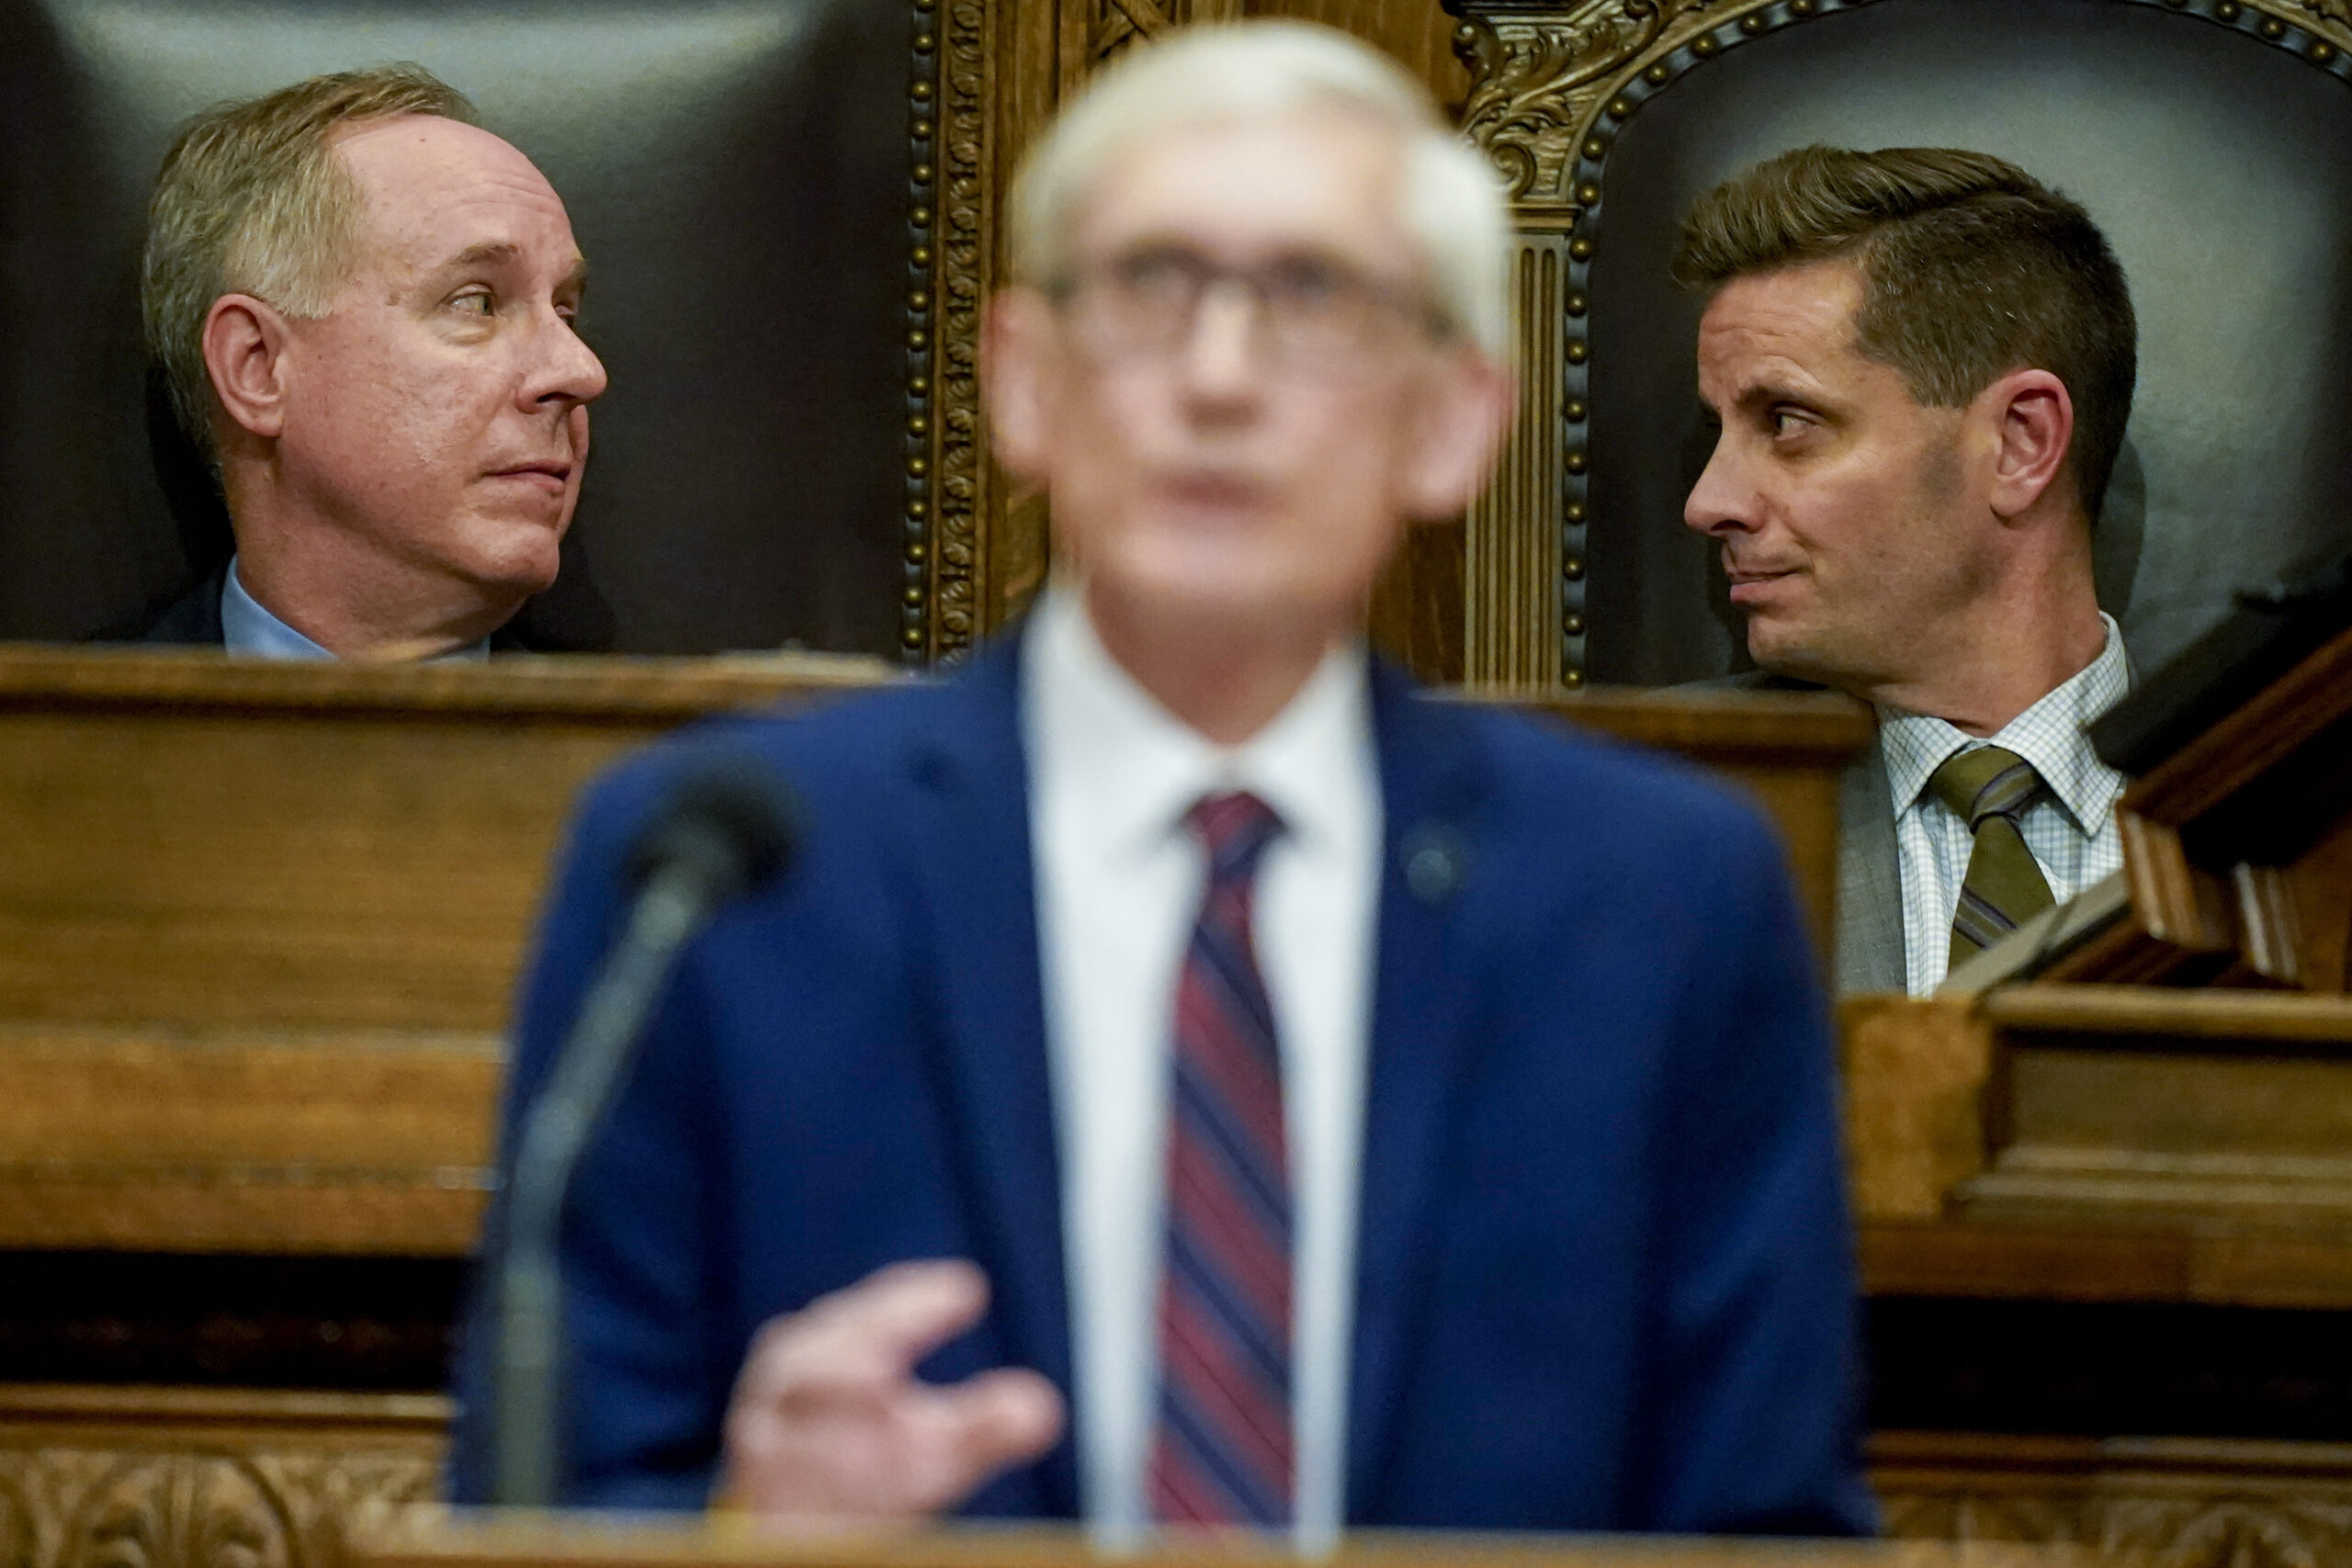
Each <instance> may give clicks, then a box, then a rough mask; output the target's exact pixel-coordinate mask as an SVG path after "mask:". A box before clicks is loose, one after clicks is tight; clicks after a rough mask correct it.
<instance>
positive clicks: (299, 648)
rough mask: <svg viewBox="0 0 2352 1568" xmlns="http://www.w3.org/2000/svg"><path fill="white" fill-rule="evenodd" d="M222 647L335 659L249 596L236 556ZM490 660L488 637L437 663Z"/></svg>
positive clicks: (226, 591)
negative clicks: (238, 569) (238, 571)
mask: <svg viewBox="0 0 2352 1568" xmlns="http://www.w3.org/2000/svg"><path fill="white" fill-rule="evenodd" d="M220 646H221V647H222V649H225V650H226V651H228V652H230V653H237V654H243V655H246V656H247V657H250V658H254V659H333V658H334V654H333V653H331V652H329V651H328V650H327V649H323V648H322V647H320V646H319V645H318V644H317V643H315V642H312V641H311V639H310V638H309V637H304V636H303V635H302V634H301V633H300V632H298V631H296V630H295V629H294V628H293V627H292V626H288V625H287V624H286V623H285V622H284V621H281V620H279V619H278V618H277V616H276V615H271V614H270V613H269V611H268V610H267V609H266V608H264V607H263V605H262V602H261V601H260V600H258V599H256V598H254V596H253V595H252V594H250V593H248V592H245V584H244V581H243V579H242V578H240V577H239V576H238V575H237V558H235V557H234V556H232V557H230V558H229V577H228V581H226V582H224V583H222V584H221V587H220ZM489 657H490V639H489V638H488V637H484V638H482V639H481V641H480V642H477V643H474V644H472V645H470V646H469V647H466V648H459V649H451V650H450V651H449V652H447V653H445V654H442V655H441V656H440V658H439V659H437V660H433V662H435V663H440V662H443V661H447V662H451V663H458V664H471V663H476V662H478V661H480V660H485V659H488V658H489Z"/></svg>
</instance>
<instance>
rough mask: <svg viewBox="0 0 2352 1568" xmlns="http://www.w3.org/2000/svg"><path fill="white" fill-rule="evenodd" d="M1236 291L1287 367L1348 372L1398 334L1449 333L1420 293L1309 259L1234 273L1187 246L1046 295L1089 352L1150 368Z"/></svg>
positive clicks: (1114, 265) (1081, 277)
mask: <svg viewBox="0 0 2352 1568" xmlns="http://www.w3.org/2000/svg"><path fill="white" fill-rule="evenodd" d="M1233 290H1238V291H1239V292H1240V293H1242V294H1243V295H1245V296H1247V297H1248V299H1249V300H1250V303H1251V305H1252V306H1253V307H1254V310H1252V312H1251V322H1252V325H1253V327H1254V330H1255V336H1254V344H1255V346H1256V347H1257V348H1258V349H1259V350H1260V351H1261V352H1262V353H1264V354H1265V355H1267V356H1268V357H1269V358H1270V359H1271V360H1272V361H1273V362H1275V363H1276V364H1278V365H1281V366H1283V367H1302V368H1309V369H1329V368H1333V367H1344V366H1346V365H1349V364H1351V363H1353V362H1356V361H1359V360H1361V359H1362V358H1363V356H1364V355H1366V354H1367V353H1369V352H1371V351H1372V350H1374V348H1376V347H1378V346H1379V345H1380V344H1382V343H1383V342H1384V341H1385V339H1386V338H1387V337H1388V336H1389V335H1390V334H1392V333H1395V332H1396V330H1397V328H1398V327H1400V326H1405V327H1417V328H1419V330H1421V331H1424V332H1427V333H1430V334H1431V335H1433V336H1442V335H1443V333H1444V332H1445V322H1444V321H1443V320H1442V317H1440V316H1439V314H1438V313H1437V311H1436V310H1433V309H1432V308H1431V307H1430V305H1429V303H1428V301H1427V299H1425V297H1424V296H1423V295H1422V293H1421V292H1420V290H1419V289H1418V288H1408V287H1404V286H1400V285H1397V284H1392V283H1386V282H1384V281H1382V280H1380V279H1378V278H1374V277H1368V276H1364V275H1363V273H1361V272H1358V271H1356V270H1354V269H1353V268H1351V267H1350V266H1348V265H1346V264H1345V263H1343V262H1340V261H1336V260H1333V259H1331V258H1329V257H1323V256H1316V255H1311V254H1308V255H1290V256H1279V257H1276V258H1275V259H1274V260H1272V261H1269V262H1263V263H1261V264H1260V265H1256V266H1246V267H1243V266H1227V265H1222V264H1220V263H1217V262H1214V261H1211V260H1210V259H1209V258H1208V257H1206V256H1204V255H1202V254H1199V253H1197V252H1194V251H1192V250H1188V249H1185V248H1183V247H1182V246H1177V245H1155V246H1149V247H1146V248H1144V249H1140V250H1136V251H1131V252H1128V253H1126V254H1124V255H1118V256H1114V257H1112V258H1111V259H1110V260H1108V261H1103V262H1098V263H1095V264H1093V265H1090V266H1084V267H1080V269H1079V270H1078V271H1076V272H1075V273H1074V274H1072V275H1071V276H1069V277H1068V278H1065V279H1063V280H1062V281H1060V282H1058V283H1057V284H1054V285H1052V286H1050V287H1049V288H1048V289H1047V291H1046V292H1047V293H1048V294H1049V295H1050V296H1051V297H1052V298H1053V299H1055V300H1056V301H1057V302H1058V303H1059V304H1060V305H1061V307H1062V309H1063V312H1064V316H1065V318H1066V319H1067V320H1068V321H1069V323H1070V326H1071V327H1072V329H1073V330H1074V331H1075V332H1076V333H1078V335H1079V338H1080V342H1081V343H1083V344H1085V346H1086V347H1087V348H1088V350H1089V351H1090V352H1091V353H1093V354H1095V355H1098V356H1100V357H1103V358H1105V359H1146V358H1160V357H1165V356H1168V355H1173V354H1175V353H1176V352H1177V351H1179V350H1180V349H1182V347H1183V345H1184V344H1185V343H1186V342H1188V341H1189V340H1190V339H1191V337H1192V335H1193V330H1194V327H1195V324H1196V323H1197V322H1198V321H1199V319H1200V312H1201V304H1202V301H1204V299H1207V298H1208V297H1209V296H1210V295H1212V294H1217V293H1225V292H1228V291H1233Z"/></svg>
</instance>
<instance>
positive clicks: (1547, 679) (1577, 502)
mask: <svg viewBox="0 0 2352 1568" xmlns="http://www.w3.org/2000/svg"><path fill="white" fill-rule="evenodd" d="M1443 3H1444V5H1445V7H1446V9H1447V10H1448V11H1449V12H1451V13H1452V14H1453V15H1454V16H1456V17H1460V18H1461V23H1460V26H1459V27H1457V28H1455V31H1454V49H1455V52H1456V53H1458V54H1459V55H1460V56H1461V57H1462V59H1463V61H1464V63H1465V64H1467V65H1468V66H1469V68H1470V73H1471V84H1472V85H1471V92H1470V96H1469V98H1468V100H1467V102H1466V103H1465V105H1464V111H1463V130H1464V134H1465V135H1467V136H1468V137H1470V139H1471V140H1472V141H1475V142H1476V144H1477V145H1478V146H1480V147H1481V148H1483V149H1485V151H1486V152H1487V154H1488V155H1489V156H1490V157H1492V158H1493V159H1494V161H1495V164H1496V165H1497V166H1498V168H1499V169H1501V171H1502V172H1503V175H1504V176H1505V177H1506V179H1507V180H1508V181H1509V183H1510V196H1511V206H1512V213H1513V218H1514V221H1515V224H1516V227H1517V230H1518V241H1519V243H1518V249H1517V252H1516V254H1515V256H1514V257H1513V274H1512V276H1513V285H1514V290H1515V293H1516V295H1517V299H1516V306H1517V309H1518V312H1519V321H1520V352H1521V355H1522V368H1523V370H1524V373H1525V374H1524V393H1523V398H1524V400H1523V403H1522V406H1521V412H1520V418H1519V423H1518V427H1517V429H1516V430H1515V431H1514V433H1513V434H1512V436H1511V439H1510V443H1509V445H1508V446H1507V447H1506V449H1505V452H1504V455H1503V459H1502V463H1501V465H1500V468H1499V469H1498V474H1497V478H1496V482H1495V484H1494V486H1493V487H1492V488H1491V489H1490V490H1489V491H1488V492H1487V496H1486V498H1485V499H1484V500H1483V501H1481V502H1479V504H1478V505H1477V507H1476V508H1475V509H1474V510H1473V512H1472V513H1471V516H1470V521H1469V535H1468V539H1467V542H1466V547H1465V551H1466V560H1465V571H1464V578H1465V582H1466V588H1465V595H1464V597H1465V603H1464V649H1465V670H1464V678H1465V679H1466V680H1467V681H1468V682H1472V683H1475V684H1489V685H1510V686H1528V685H1534V686H1545V685H1554V684H1566V685H1568V686H1577V685H1581V684H1582V683H1583V682H1584V678H1585V645H1586V637H1587V634H1588V627H1587V622H1586V609H1585V594H1584V581H1585V571H1586V562H1587V561H1588V559H1589V556H1590V550H1591V545H1590V543H1589V541H1590V539H1591V536H1592V533H1593V527H1594V519H1593V518H1592V516H1591V515H1590V513H1589V508H1588V503H1587V488H1588V486H1587V470H1588V468H1589V457H1588V454H1587V451H1586V447H1585V442H1584V435H1583V433H1584V431H1585V429H1586V427H1587V423H1588V421H1589V415H1590V409H1589V403H1588V401H1587V399H1588V396H1589V384H1590V370H1591V367H1590V353H1589V331H1588V328H1587V325H1586V322H1587V318H1588V313H1589V298H1588V295H1587V292H1586V290H1587V286H1588V282H1589V276H1590V267H1591V264H1592V258H1593V256H1594V254H1595V252H1596V251H1597V250H1598V248H1599V246H1600V241H1601V235H1602V229H1603V222H1602V219H1603V213H1602V210H1601V209H1602V205H1603V202H1602V197H1603V190H1604V175H1605V173H1606V170H1607V166H1608V159H1609V153H1610V150H1611V146H1612V145H1613V143H1614V142H1615V140H1616V137H1617V134H1618V132H1619V131H1620V130H1623V128H1624V126H1625V125H1626V124H1627V122H1629V121H1630V120H1632V119H1633V118H1634V116H1635V115H1637V114H1638V113H1640V111H1641V108H1642V106H1643V105H1644V104H1645V103H1646V102H1648V101H1649V100H1650V99H1651V98H1654V97H1656V96H1657V95H1658V94H1660V93H1663V92H1665V91H1667V90H1668V89H1669V88H1671V87H1672V86H1674V85H1675V84H1676V83H1678V82H1679V81H1680V80H1681V79H1682V78H1683V77H1684V76H1686V75H1688V74H1689V73H1691V72H1692V71H1694V70H1696V69H1698V68H1700V67H1702V66H1704V65H1705V64H1706V63H1707V62H1709V61H1711V60H1713V59H1714V58H1716V57H1718V56H1720V55H1721V54H1723V53H1724V51H1728V50H1731V49H1733V48H1736V47H1737V46H1738V45H1739V44H1741V43H1744V42H1747V40H1748V39H1756V38H1761V37H1763V36H1765V35H1766V34H1768V33H1771V32H1775V31H1777V30H1780V29H1781V28H1789V27H1794V26H1799V25H1802V24H1804V23H1805V22H1808V21H1811V20H1814V19H1815V18H1817V17H1825V16H1829V15H1832V14H1834V13H1837V12H1840V11H1849V10H1855V9H1859V8H1860V7H1862V6H1871V5H1883V4H1890V3H1894V0H1443ZM1914 3H1916V0H1914ZM2109 3H2110V4H2116V5H2131V6H2148V7H2151V8H2153V9H2157V10H2167V11H2177V12H2181V13H2183V14H2186V15H2191V16H2196V17H2202V18H2203V19H2205V20H2206V21H2208V22H2211V23H2212V24H2213V25H2214V26H2216V27H2222V28H2231V29H2233V30H2234V31H2237V32H2242V33H2245V34H2247V35H2249V36H2251V37H2254V38H2256V39H2261V40H2263V41H2265V42H2267V43H2269V44H2271V45H2273V46H2275V47H2278V48H2280V49H2285V50H2288V51H2291V52H2293V53H2295V54H2297V55H2298V56H2300V57H2301V58H2302V59H2304V60H2305V61H2307V62H2310V63H2311V64H2312V65H2313V66H2315V67H2317V68H2318V69H2321V70H2324V71H2327V72H2329V73H2331V74H2334V75H2335V76H2337V77H2340V78H2343V79H2345V80H2346V81H2348V82H2352V0H2109Z"/></svg>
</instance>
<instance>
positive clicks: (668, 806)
mask: <svg viewBox="0 0 2352 1568" xmlns="http://www.w3.org/2000/svg"><path fill="white" fill-rule="evenodd" d="M797 821H798V812H797V810H796V809H795V807H794V804H793V801H792V797H791V795H789V793H788V792H787V791H786V789H785V786H784V783H783V781H782V780H780V779H778V778H777V777H776V776H775V771H774V770H773V769H771V768H769V767H767V766H765V765H764V764H763V763H762V762H760V761H758V760H757V759H755V758H753V757H752V756H750V755H748V754H745V753H741V752H724V753H719V754H716V755H713V756H711V757H709V758H707V759H706V760H704V761H701V762H700V763H698V764H695V765H693V766H691V767H690V768H689V769H688V770H687V771H686V773H685V774H684V776H683V777H682V778H681V779H680V780H679V781H678V783H677V784H676V785H675V787H674V788H673V790H672V791H671V794H670V796H669V799H668V800H667V801H666V802H665V803H664V804H663V805H662V808H661V809H660V810H658V811H657V812H655V813H654V815H653V817H652V818H651V819H650V821H648V822H647V823H646V825H645V827H644V829H642V830H641V831H640V832H639V834H638V837H637V840H636V842H635V843H634V844H633V845H631V846H630V849H629V853H628V860H627V862H626V863H625V871H624V875H625V877H626V879H627V885H628V887H629V888H630V890H631V892H632V895H633V897H632V899H631V903H630V906H629V912H628V924H627V925H626V926H625V927H624V928H623V930H622V932H621V937H620V940H619V941H618V942H616V943H614V945H613V949H612V951H611V953H608V954H606V955H605V963H604V966H603V968H602V969H601V970H599V971H598V973H597V976H596V980H595V984H594V985H593V986H591V987H589V990H588V996H587V999H586V1000H584V1001H582V1003H581V1004H580V1012H579V1015H578V1016H577V1017H576V1018H575V1019H574V1020H573V1021H572V1025H571V1034H570V1035H569V1036H568V1037H567V1038H566V1039H565V1041H564V1043H563V1049H562V1051H561V1052H560V1054H559V1055H557V1057H556V1059H555V1065H554V1066H553V1067H552V1068H550V1069H549V1071H548V1078H547V1084H546V1087H545V1088H544V1089H541V1090H540V1091H539V1094H538V1097H537V1099H536V1100H533V1101H532V1103H531V1105H530V1107H529V1109H528V1111H526V1114H525V1115H524V1117H523V1119H522V1123H521V1133H520V1135H519V1136H518V1137H517V1138H516V1140H515V1153H514V1156H513V1160H512V1164H511V1167H510V1168H509V1169H508V1171H507V1173H506V1177H505V1180H504V1182H503V1187H504V1189H505V1192H504V1197H505V1209H506V1213H505V1246H504V1249H503V1255H502V1257H501V1258H500V1260H499V1268H498V1295H497V1302H498V1359H497V1365H496V1370H495V1381H494V1383H493V1385H492V1386H493V1387H494V1388H495V1389H496V1391H497V1400H498V1409H497V1423H496V1425H497V1444H496V1450H495V1455H496V1461H497V1470H496V1486H495V1491H494V1495H495V1498H496V1500H497V1501H498V1502H500V1503H503V1504H507V1505H511V1506H523V1507H546V1506H549V1505H551V1504H553V1503H554V1501H555V1495H556V1472H557V1467H558V1463H559V1458H558V1452H557V1424H556V1408H557V1369H558V1364H559V1358H558V1350H559V1344H560V1339H561V1337H562V1305H563V1301H562V1292H563V1281H562V1279H561V1276H560V1272H559V1265H558V1263H557V1259H556V1242H557V1238H558V1235H559V1232H560V1227H561V1225H562V1222H563V1205H564V1198H565V1195H566V1193H567V1192H568V1190H570V1188H571V1173H572V1170H573V1168H574V1167H576V1166H577V1165H578V1164H579V1163H580V1156H582V1154H583V1153H585V1152H586V1150H587V1147H588V1143H589V1140H590V1139H591V1138H593V1137H594V1135H595V1132H596V1127H597V1123H598V1122H601V1121H602V1120H603V1119H604V1116H605V1111H606V1110H607V1109H609V1108H610V1106H611V1104H612V1100H613V1096H614V1094H615V1093H616V1091H617V1090H618V1089H619V1087H620V1082H621V1079H622V1077H623V1076H624V1075H625V1074H626V1073H627V1072H628V1064H629V1061H630V1058H631V1057H632V1056H633V1055H635V1053H636V1048H637V1042H638V1036H639V1034H640V1033H642V1032H644V1029H645V1022H646V1020H647V1018H648V1017H649V1016H650V1014H651V1012H652V1010H653V1009H654V1006H655V1004H657V1003H658V1002H659V1001H660V1000H661V998H662V992H663V991H664V990H665V989H666V988H667V987H668V985H669V981H670V974H671V971H672V970H673V968H674V967H675V966H676V964H677V959H678V953H679V950H680V949H681V948H683V947H684V946H685V944H686V942H688V941H689V940H691V939H692V938H693V936H694V935H695V932H697V931H700V930H702V928H703V927H704V926H705V925H706V924H707V923H708V921H709V920H710V918H711V917H712V916H713V915H715V914H717V913H718V909H719V908H720V906H722V905H724V904H726V903H727V902H728V901H729V900H730V899H733V898H737V897H742V896H744V895H746V894H750V893H755V892H757V891H759V890H760V889H761V888H763V887H764V886H767V885H768V884H769V883H771V882H773V881H774V880H775V878H776V877H777V876H779V875H781V874H783V872H784V868H785V866H786V863H788V862H789V861H790V860H791V858H792V854H793V850H794V848H795V846H796V844H797V840H798V838H799V832H798V828H797Z"/></svg>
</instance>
